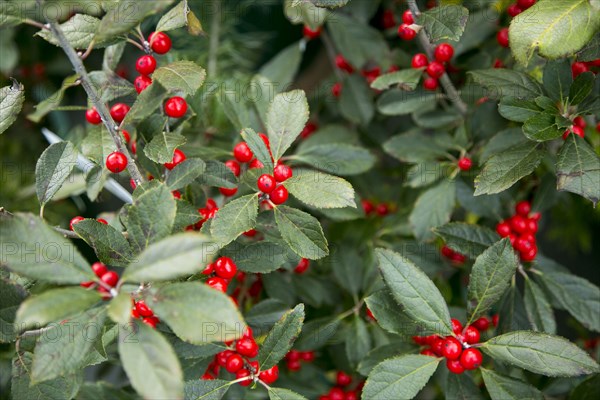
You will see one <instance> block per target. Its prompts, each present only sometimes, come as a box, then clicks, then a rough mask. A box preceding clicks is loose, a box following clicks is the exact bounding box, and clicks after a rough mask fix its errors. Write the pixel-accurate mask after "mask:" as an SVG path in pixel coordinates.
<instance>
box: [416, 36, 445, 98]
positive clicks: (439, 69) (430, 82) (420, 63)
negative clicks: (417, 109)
mask: <svg viewBox="0 0 600 400" xmlns="http://www.w3.org/2000/svg"><path fill="white" fill-rule="evenodd" d="M433 55H434V57H435V60H434V61H431V62H429V60H428V59H427V56H426V55H425V54H423V53H418V54H415V55H414V57H413V58H412V62H411V65H412V67H413V68H415V69H423V68H424V71H425V73H426V74H427V75H428V77H427V78H425V79H424V80H423V88H424V89H425V90H436V89H437V88H438V87H439V81H438V80H439V79H440V78H441V77H442V75H444V73H446V67H445V65H444V64H445V63H447V62H448V61H450V60H451V59H452V56H453V55H454V47H452V45H450V44H448V43H441V44H439V45H438V46H437V47H436V48H435V51H434V53H433Z"/></svg>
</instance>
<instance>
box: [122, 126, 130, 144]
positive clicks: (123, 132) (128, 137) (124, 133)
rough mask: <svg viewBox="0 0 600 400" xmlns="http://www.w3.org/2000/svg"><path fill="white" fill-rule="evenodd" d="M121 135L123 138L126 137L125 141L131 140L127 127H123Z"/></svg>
mask: <svg viewBox="0 0 600 400" xmlns="http://www.w3.org/2000/svg"><path fill="white" fill-rule="evenodd" d="M121 135H123V139H125V143H127V144H129V142H130V141H131V136H130V135H129V132H127V131H126V130H125V129H122V130H121Z"/></svg>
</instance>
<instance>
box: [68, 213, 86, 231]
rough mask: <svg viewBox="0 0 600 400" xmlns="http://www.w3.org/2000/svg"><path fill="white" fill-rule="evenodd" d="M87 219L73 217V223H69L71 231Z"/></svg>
mask: <svg viewBox="0 0 600 400" xmlns="http://www.w3.org/2000/svg"><path fill="white" fill-rule="evenodd" d="M84 219H85V218H83V217H81V216H77V217H73V218H72V219H71V221H70V222H69V226H70V227H71V230H73V225H75V224H76V223H78V222H81V221H83V220H84Z"/></svg>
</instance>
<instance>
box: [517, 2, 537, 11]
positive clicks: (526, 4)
mask: <svg viewBox="0 0 600 400" xmlns="http://www.w3.org/2000/svg"><path fill="white" fill-rule="evenodd" d="M517 4H518V5H519V7H521V9H522V10H527V9H528V8H529V7H531V6H532V5H534V4H535V0H517Z"/></svg>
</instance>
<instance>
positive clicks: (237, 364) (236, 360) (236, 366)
mask: <svg viewBox="0 0 600 400" xmlns="http://www.w3.org/2000/svg"><path fill="white" fill-rule="evenodd" d="M243 367H244V359H243V358H242V356H240V355H239V354H232V355H230V356H229V357H228V358H227V361H226V362H225V369H226V370H227V372H229V373H231V374H235V373H236V372H238V371H239V370H240V369H242V368H243Z"/></svg>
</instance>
